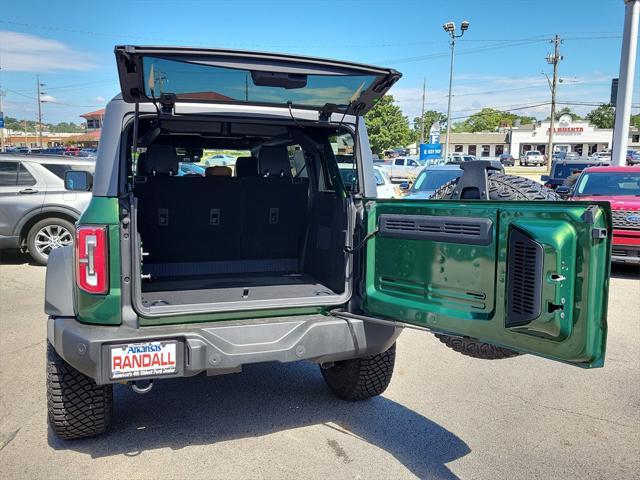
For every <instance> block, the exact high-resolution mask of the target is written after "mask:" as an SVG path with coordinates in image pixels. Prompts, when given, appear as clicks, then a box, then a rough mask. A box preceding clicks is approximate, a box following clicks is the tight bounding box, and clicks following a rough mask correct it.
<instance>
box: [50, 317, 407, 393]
mask: <svg viewBox="0 0 640 480" xmlns="http://www.w3.org/2000/svg"><path fill="white" fill-rule="evenodd" d="M399 334H400V329H396V328H394V327H390V326H386V325H377V324H372V323H365V322H362V321H361V320H344V319H338V318H335V317H321V316H301V317H283V318H275V319H269V320H242V321H232V322H212V323H207V324H187V325H167V326H157V327H141V328H138V329H133V328H129V327H126V326H113V327H112V326H95V325H86V324H82V323H80V322H78V321H77V320H76V319H75V318H73V317H49V320H48V324H47V338H48V340H49V342H50V343H51V344H52V345H53V346H54V348H55V350H56V352H58V354H59V355H60V356H61V357H62V358H64V360H65V361H66V362H67V363H69V364H70V365H71V366H73V367H74V368H75V369H77V370H79V371H80V372H82V373H84V374H85V375H87V376H89V377H91V378H93V379H94V380H95V381H96V382H97V383H98V384H106V383H116V382H117V381H118V380H112V379H111V378H110V377H111V375H110V364H109V361H110V360H109V359H110V347H111V346H114V345H123V344H128V343H141V342H148V341H158V340H160V341H176V342H177V348H176V356H177V371H176V373H173V374H170V375H164V376H162V377H161V378H171V377H190V376H193V375H196V374H198V373H200V372H203V371H206V372H207V374H211V375H216V374H222V373H230V372H234V371H238V370H240V369H241V368H242V365H245V364H251V363H261V362H292V361H296V360H310V361H313V362H318V363H321V362H331V361H338V360H345V359H347V358H355V357H361V356H365V355H371V354H375V353H381V352H384V351H385V350H387V349H388V348H389V347H390V346H391V345H392V344H393V342H395V340H396V338H397V337H398V335H399ZM144 378H157V377H148V376H145V377H136V380H140V379H144Z"/></svg>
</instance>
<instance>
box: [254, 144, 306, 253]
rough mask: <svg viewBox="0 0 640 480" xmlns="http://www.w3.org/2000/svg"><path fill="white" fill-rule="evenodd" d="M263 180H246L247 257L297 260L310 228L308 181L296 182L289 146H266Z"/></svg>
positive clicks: (261, 166) (261, 161)
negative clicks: (307, 219) (308, 226)
mask: <svg viewBox="0 0 640 480" xmlns="http://www.w3.org/2000/svg"><path fill="white" fill-rule="evenodd" d="M258 167H259V173H260V177H258V178H250V177H247V178H244V179H243V184H244V185H243V192H244V199H243V207H244V208H243V210H244V221H243V233H244V234H243V236H242V252H243V257H244V258H248V259H255V258H297V257H298V256H299V254H300V250H301V246H302V240H303V236H304V232H305V229H306V216H307V215H306V213H307V195H308V189H309V183H308V180H307V179H306V178H304V179H293V178H292V176H291V164H290V162H289V155H288V152H287V148H286V147H262V148H261V149H260V153H259V156H258Z"/></svg>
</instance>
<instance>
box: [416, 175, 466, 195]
mask: <svg viewBox="0 0 640 480" xmlns="http://www.w3.org/2000/svg"><path fill="white" fill-rule="evenodd" d="M461 175H462V170H454V169H451V170H423V171H422V172H421V173H420V175H418V178H416V181H415V183H414V184H413V187H411V190H412V191H414V192H429V191H432V190H436V189H437V188H438V187H441V186H442V185H444V184H445V183H447V182H448V181H450V180H453V179H454V178H458V177H460V176H461Z"/></svg>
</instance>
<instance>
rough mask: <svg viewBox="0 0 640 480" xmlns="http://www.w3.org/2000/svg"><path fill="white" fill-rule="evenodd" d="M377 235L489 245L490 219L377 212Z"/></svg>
mask: <svg viewBox="0 0 640 480" xmlns="http://www.w3.org/2000/svg"><path fill="white" fill-rule="evenodd" d="M380 236H383V237H393V238H406V239H411V240H433V241H439V242H450V243H465V244H469V245H489V244H490V243H491V241H492V240H493V222H492V221H491V220H489V219H488V218H473V217H448V216H444V215H443V216H430V215H397V214H386V213H385V214H382V215H380Z"/></svg>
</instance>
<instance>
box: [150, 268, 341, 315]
mask: <svg viewBox="0 0 640 480" xmlns="http://www.w3.org/2000/svg"><path fill="white" fill-rule="evenodd" d="M328 295H337V294H336V293H335V292H334V291H333V290H331V289H330V288H328V287H326V286H324V285H323V284H321V283H320V282H318V280H316V279H315V278H314V277H312V276H311V275H307V274H305V273H282V274H278V273H274V272H271V273H257V274H256V273H254V274H239V275H224V276H221V275H210V276H196V277H179V278H175V277H173V278H166V279H157V280H152V281H145V282H144V283H143V284H142V304H143V305H144V306H149V307H150V306H160V305H192V304H198V303H218V302H239V301H251V300H270V299H285V298H307V297H321V296H328Z"/></svg>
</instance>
